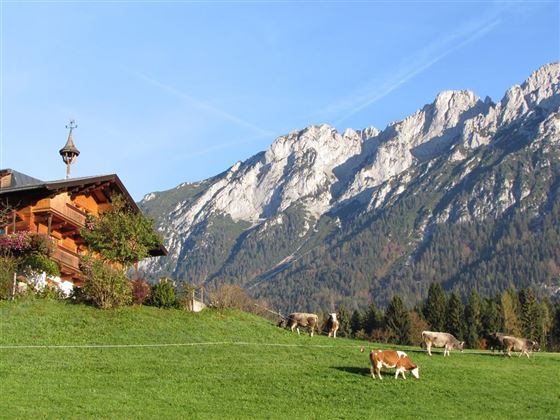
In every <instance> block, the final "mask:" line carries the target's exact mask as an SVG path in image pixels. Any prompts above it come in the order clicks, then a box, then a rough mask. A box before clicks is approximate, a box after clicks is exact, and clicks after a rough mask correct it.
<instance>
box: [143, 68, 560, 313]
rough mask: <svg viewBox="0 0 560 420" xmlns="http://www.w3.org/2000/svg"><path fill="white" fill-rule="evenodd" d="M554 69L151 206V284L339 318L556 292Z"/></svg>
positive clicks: (305, 136) (189, 187) (288, 145)
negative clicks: (366, 309) (438, 290)
mask: <svg viewBox="0 0 560 420" xmlns="http://www.w3.org/2000/svg"><path fill="white" fill-rule="evenodd" d="M559 143H560V65H559V64H558V63H552V64H547V65H544V66H543V67H541V68H540V69H538V70H537V71H535V72H534V73H533V74H532V75H530V76H529V78H528V79H527V80H526V81H525V82H524V83H522V84H521V85H515V86H513V87H512V88H510V89H509V90H508V91H507V92H506V94H505V95H504V97H503V98H502V100H501V101H499V102H497V103H495V102H493V101H492V100H491V99H490V98H488V97H487V98H486V99H484V100H481V99H480V98H478V97H477V96H476V95H475V94H474V93H473V92H470V91H466V90H463V91H444V92H441V93H440V94H439V95H438V96H437V97H436V99H435V100H434V102H433V103H431V104H428V105H425V106H424V107H423V108H422V109H420V110H418V111H416V112H415V113H414V114H412V115H411V116H409V117H407V118H405V119H403V120H402V121H397V122H394V123H391V124H389V125H388V126H387V127H386V128H385V129H384V130H381V131H380V130H378V129H376V128H373V127H370V128H366V129H363V130H352V129H347V130H346V131H344V132H343V133H339V132H338V131H337V130H336V129H334V128H332V127H330V126H328V125H326V124H323V125H318V126H310V127H307V128H305V129H303V130H297V131H293V132H291V133H289V134H287V135H284V136H280V137H278V138H277V139H276V140H275V141H274V142H273V143H272V145H271V146H270V148H269V149H268V150H267V151H265V152H262V153H259V154H257V155H255V156H253V157H252V158H250V159H248V160H246V161H244V162H237V163H236V164H235V165H233V166H232V167H231V168H229V169H228V170H227V171H225V172H223V173H222V174H219V175H217V176H215V177H213V178H209V179H207V180H204V181H201V182H197V183H183V184H181V185H179V186H178V187H176V188H174V189H172V190H168V191H163V192H154V193H150V194H147V195H146V196H145V197H144V199H143V200H142V201H141V202H140V206H141V208H142V209H143V210H144V211H145V213H146V214H147V215H148V216H150V217H153V218H154V219H155V220H156V223H157V226H158V229H159V231H160V232H161V233H162V234H163V236H164V237H165V245H166V247H167V248H168V250H169V255H168V256H167V257H161V258H157V259H151V260H149V261H145V262H143V263H142V264H141V270H142V271H143V272H144V273H145V274H146V276H147V277H149V278H157V277H159V276H163V275H168V276H171V277H173V278H176V279H180V280H185V281H188V282H191V283H198V284H200V283H205V284H220V283H224V282H228V283H236V284H240V285H241V286H243V287H244V288H245V289H246V290H247V291H248V292H249V293H250V294H252V295H253V296H255V297H259V298H265V299H267V300H268V301H269V302H270V303H271V304H272V305H273V306H275V307H277V308H279V309H281V310H291V309H301V310H303V309H308V310H320V309H321V310H331V309H334V308H335V307H337V306H339V305H340V304H345V305H346V306H347V307H349V308H356V307H362V306H365V305H366V304H367V303H368V302H370V301H376V302H377V303H378V304H381V305H383V304H385V303H386V302H387V300H388V299H390V298H391V296H392V294H394V293H399V294H401V296H403V297H404V298H405V300H406V301H407V302H408V303H410V304H413V303H414V302H416V301H417V300H419V299H421V298H423V297H425V294H426V292H427V288H428V286H429V284H430V283H431V282H439V283H442V284H443V285H444V288H446V289H448V290H456V291H458V292H459V293H461V294H462V295H465V294H467V293H468V292H469V291H470V289H471V288H476V289H477V290H478V291H479V292H481V293H482V294H485V295H491V294H493V293H496V292H497V291H499V290H501V289H503V288H505V287H510V286H514V287H526V286H528V285H531V286H533V287H534V288H535V289H536V290H537V291H538V293H541V294H553V293H554V292H555V291H556V290H557V289H558V288H560V268H559V267H560V249H558V246H559V245H558V243H560V241H559V239H560V232H559V231H558V229H559V227H558V226H559V225H560V223H557V222H558V221H559V220H558V213H559V212H558V210H559V209H558V207H559V204H560V200H559V194H558V192H559V191H558V190H559V181H560V178H559V175H560V166H559V164H560V150H559V147H558V146H559Z"/></svg>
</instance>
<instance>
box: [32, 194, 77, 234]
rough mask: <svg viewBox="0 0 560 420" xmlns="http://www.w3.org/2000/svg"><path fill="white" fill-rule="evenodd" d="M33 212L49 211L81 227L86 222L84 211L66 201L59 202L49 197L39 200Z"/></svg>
mask: <svg viewBox="0 0 560 420" xmlns="http://www.w3.org/2000/svg"><path fill="white" fill-rule="evenodd" d="M33 212H34V213H45V212H51V213H53V214H55V215H57V216H59V217H62V218H64V219H65V220H68V221H69V222H71V223H73V224H75V225H77V226H78V227H83V226H85V224H86V213H84V212H83V211H81V210H79V209H78V208H76V207H74V206H73V205H71V204H69V203H66V202H60V201H57V200H50V199H45V200H41V201H40V202H39V203H38V204H37V206H35V208H34V209H33Z"/></svg>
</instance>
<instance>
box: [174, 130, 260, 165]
mask: <svg viewBox="0 0 560 420" xmlns="http://www.w3.org/2000/svg"><path fill="white" fill-rule="evenodd" d="M268 137H269V136H268V135H266V136H264V135H256V136H252V137H248V138H245V139H243V140H236V141H231V142H227V143H218V144H215V145H213V146H210V147H207V148H205V149H200V150H196V151H194V152H193V151H191V152H189V154H188V155H185V156H181V157H180V158H181V159H187V160H188V159H192V158H195V157H199V156H203V155H206V154H208V153H211V152H215V151H216V150H224V149H228V148H230V147H233V146H239V145H242V144H247V143H252V142H254V141H257V140H262V139H264V138H268Z"/></svg>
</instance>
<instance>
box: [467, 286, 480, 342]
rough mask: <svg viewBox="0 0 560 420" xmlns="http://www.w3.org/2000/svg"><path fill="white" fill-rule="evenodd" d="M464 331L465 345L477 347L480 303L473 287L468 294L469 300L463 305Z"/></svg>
mask: <svg viewBox="0 0 560 420" xmlns="http://www.w3.org/2000/svg"><path fill="white" fill-rule="evenodd" d="M465 321H466V332H465V335H466V336H465V341H466V343H467V347H470V348H474V349H476V348H478V340H479V338H480V333H481V329H482V326H481V303H480V296H479V295H478V293H477V292H476V290H475V289H473V290H472V291H471V294H470V295H469V301H468V303H467V306H466V307H465Z"/></svg>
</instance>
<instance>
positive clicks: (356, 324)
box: [350, 309, 364, 335]
mask: <svg viewBox="0 0 560 420" xmlns="http://www.w3.org/2000/svg"><path fill="white" fill-rule="evenodd" d="M350 328H351V329H352V335H355V334H356V333H357V332H358V331H360V330H363V329H364V317H363V315H362V313H361V312H360V311H359V310H357V309H355V310H354V312H352V317H351V318H350Z"/></svg>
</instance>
